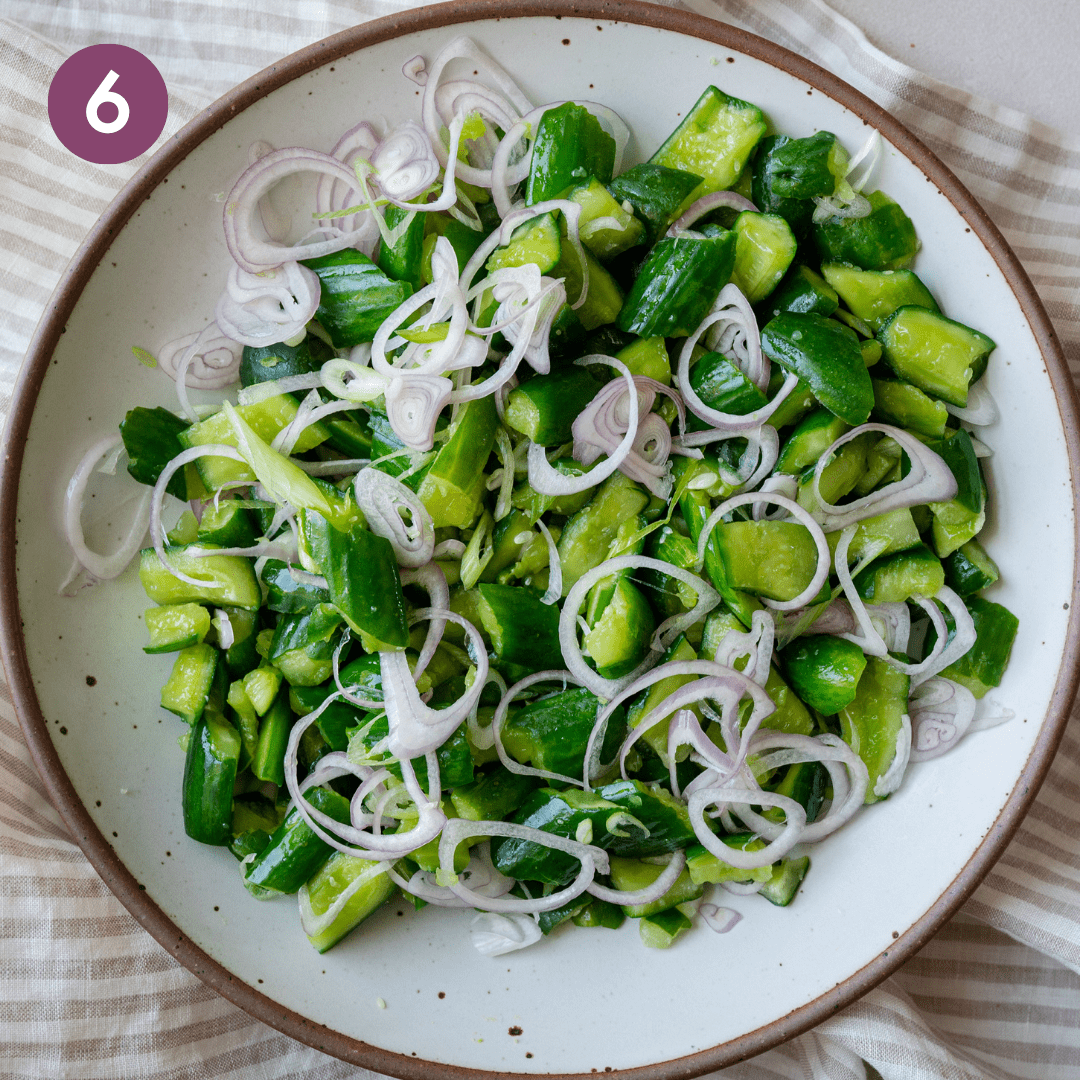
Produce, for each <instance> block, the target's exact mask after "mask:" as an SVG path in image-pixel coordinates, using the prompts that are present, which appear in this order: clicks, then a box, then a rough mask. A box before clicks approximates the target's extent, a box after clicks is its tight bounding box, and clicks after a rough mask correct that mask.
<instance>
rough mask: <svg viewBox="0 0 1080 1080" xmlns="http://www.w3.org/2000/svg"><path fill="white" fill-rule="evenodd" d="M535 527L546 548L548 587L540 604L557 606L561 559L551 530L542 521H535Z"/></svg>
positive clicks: (560, 586)
mask: <svg viewBox="0 0 1080 1080" xmlns="http://www.w3.org/2000/svg"><path fill="white" fill-rule="evenodd" d="M536 527H537V528H538V529H539V530H540V533H541V535H542V536H543V537H544V540H545V541H546V542H547V548H548V587H547V591H546V592H545V593H544V595H543V596H542V597H540V602H541V603H544V604H557V603H558V602H559V599H560V597H561V596H562V578H563V575H562V558H561V557H560V556H559V549H558V547H557V546H556V544H555V538H554V537H553V536H552V535H551V530H550V529H549V528H548V527H547V526H546V525H545V524H544V522H543V519H541V518H537V519H536Z"/></svg>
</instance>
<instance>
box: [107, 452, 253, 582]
mask: <svg viewBox="0 0 1080 1080" xmlns="http://www.w3.org/2000/svg"><path fill="white" fill-rule="evenodd" d="M201 457H226V458H229V459H231V460H232V461H238V462H240V464H242V465H246V464H247V462H246V461H245V460H244V458H243V457H242V456H241V455H240V451H239V450H237V449H236V448H235V447H233V446H226V445H224V444H219V443H207V444H205V445H203V446H193V447H191V448H190V449H188V450H182V451H181V452H180V453H179V454H177V455H176V457H174V458H173V459H172V461H170V462H169V464H168V465H166V466H165V468H164V469H162V470H161V473H160V475H159V476H158V478H157V483H156V484H154V492H153V495H152V497H151V499H150V539H151V541H152V542H153V544H154V551H156V552H157V557H158V559H159V561H160V562H161V565H162V566H164V567H165V569H166V570H168V571H169V573H170V574H172V575H173V577H176V578H179V579H180V580H181V581H183V582H185V583H187V584H188V585H194V586H195V587H196V588H201V587H202V586H203V585H205V584H206V581H207V579H206V578H203V579H198V578H192V577H188V576H187V574H185V573H182V572H181V571H180V570H177V569H176V567H174V566H173V565H172V563H170V562H169V560H168V559H167V558H166V557H165V539H164V534H163V532H162V529H161V508H162V504H163V503H164V501H165V489H166V488H167V487H168V486H169V481H170V480H171V479H172V478H173V477H174V476H175V475H176V473H177V472H178V471H179V470H180V469H182V468H183V467H184V466H185V465H186V464H188V462H190V461H196V460H197V459H198V458H201ZM91 573H93V571H92V570H91Z"/></svg>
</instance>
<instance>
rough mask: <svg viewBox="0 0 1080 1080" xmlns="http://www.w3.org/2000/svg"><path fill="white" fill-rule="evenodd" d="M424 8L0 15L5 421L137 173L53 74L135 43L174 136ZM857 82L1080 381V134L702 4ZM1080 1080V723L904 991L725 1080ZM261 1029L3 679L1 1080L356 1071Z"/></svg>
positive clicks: (359, 4) (803, 32)
mask: <svg viewBox="0 0 1080 1080" xmlns="http://www.w3.org/2000/svg"><path fill="white" fill-rule="evenodd" d="M407 6H411V5H408V4H404V3H401V4H398V3H395V2H394V0H385V2H380V0H353V2H345V0H342V2H339V3H329V2H326V0H307V2H305V3H304V4H302V5H299V4H298V5H291V4H290V5H286V4H282V3H280V0H247V2H246V3H245V4H243V5H235V6H234V5H228V6H226V5H224V4H220V5H219V4H214V3H210V2H207V0H111V2H105V0H68V2H66V3H63V4H55V3H54V2H53V0H4V4H3V8H2V17H0V311H2V312H3V315H2V316H0V411H6V408H7V404H8V402H9V400H10V394H11V389H12V386H13V384H14V380H15V376H16V374H17V372H18V368H19V364H20V362H21V358H22V356H23V354H24V352H25V349H26V347H27V344H28V342H29V339H30V335H31V333H32V331H33V329H34V326H35V324H36V322H37V320H38V318H39V316H40V314H41V312H42V310H43V308H44V305H45V303H46V301H47V300H48V297H49V295H50V293H51V291H52V289H53V286H54V284H55V283H56V281H57V279H58V277H59V275H60V273H61V271H62V269H63V267H64V266H65V264H66V263H67V261H68V259H69V258H70V257H71V255H72V254H73V253H74V252H75V250H76V248H77V246H78V244H79V242H80V240H81V239H82V237H83V236H84V234H85V233H86V231H87V229H88V228H89V227H90V226H91V225H92V224H93V222H94V221H95V219H96V218H97V217H98V215H99V214H100V213H101V212H102V211H103V210H104V209H105V207H106V206H107V204H108V202H109V201H110V199H111V198H112V197H113V195H114V194H115V193H116V192H117V191H118V190H119V188H120V187H121V186H122V184H123V183H124V181H125V180H126V179H127V178H128V177H129V176H130V175H131V174H132V173H133V172H134V171H135V169H136V168H137V167H138V166H139V165H140V164H141V163H142V159H140V160H138V161H134V162H130V163H129V164H127V165H119V166H98V165H91V164H87V163H85V162H81V161H79V160H77V159H75V158H74V157H72V155H70V154H68V153H67V152H66V151H64V150H63V148H62V147H61V146H60V145H59V143H58V142H57V140H56V138H55V137H54V136H53V134H52V132H51V130H50V128H49V124H48V117H47V114H46V109H45V100H46V93H47V90H48V86H49V82H50V80H51V78H52V75H53V73H54V72H55V70H56V69H57V67H58V66H59V65H60V63H61V62H62V61H63V59H64V58H65V57H66V56H67V55H69V54H70V53H71V52H74V51H75V50H76V49H78V48H81V47H83V46H86V45H90V44H94V43H97V42H121V43H124V44H127V45H130V46H132V47H134V48H137V49H139V50H141V51H142V52H144V53H146V54H147V55H148V56H149V57H150V58H151V59H152V60H153V61H154V62H155V63H156V64H157V66H158V67H159V69H160V70H161V72H162V74H163V75H164V77H165V81H166V83H167V85H168V87H169V90H170V114H169V120H168V124H167V125H166V128H165V133H164V135H163V137H162V138H163V139H164V138H165V137H167V136H169V135H171V134H173V133H174V132H176V131H177V130H178V129H179V128H180V127H181V126H182V125H183V124H184V123H185V122H186V121H188V120H189V119H191V118H192V117H193V116H194V115H195V114H196V113H197V112H198V110H199V109H200V108H202V107H203V106H204V105H205V104H207V103H208V102H209V101H211V100H212V99H213V98H214V97H216V96H217V95H219V94H220V93H222V92H223V91H225V90H227V89H228V88H229V87H230V86H232V85H234V84H235V83H237V82H239V81H240V80H242V79H244V78H246V77H247V76H249V75H251V74H254V73H255V72H256V71H257V70H259V69H261V68H262V67H264V66H266V65H268V64H269V63H271V62H272V61H274V60H276V59H278V58H279V57H280V56H282V55H284V54H286V53H289V52H292V51H293V50H295V49H297V48H299V47H301V46H303V45H306V44H308V43H310V42H312V41H315V40H317V39H319V38H321V37H323V36H325V35H327V34H330V33H333V32H335V31H337V30H341V29H343V28H345V27H347V26H350V25H353V24H355V23H357V22H359V21H363V20H365V19H370V18H374V17H377V16H380V15H384V14H387V13H389V12H391V11H394V10H398V9H400V8H402V7H407ZM692 6H693V7H694V8H695V9H696V10H699V11H701V12H703V13H705V14H709V15H715V16H716V17H719V18H722V19H725V20H726V21H729V22H732V23H734V24H736V25H738V26H741V27H743V28H744V29H748V30H751V31H753V32H755V33H758V34H761V35H762V36H764V37H767V38H771V39H772V40H774V41H777V42H779V43H780V44H782V45H785V46H787V47H789V48H791V49H794V50H796V51H798V52H800V53H802V54H803V55H805V56H807V57H809V58H810V59H812V60H815V61H817V62H818V63H820V64H822V65H823V66H825V67H827V68H829V69H831V70H832V71H833V72H835V73H836V74H838V75H839V76H841V77H842V78H844V79H846V80H847V81H848V82H850V83H852V84H854V85H855V86H856V87H858V88H859V89H860V90H862V91H863V92H865V93H866V94H867V95H869V96H870V97H871V98H873V99H875V100H876V101H878V102H879V103H881V104H882V105H883V106H885V108H887V109H888V110H890V111H891V112H892V113H893V114H894V115H895V116H897V117H898V118H899V119H900V120H901V121H903V122H904V123H905V124H907V125H908V127H910V128H911V129H912V130H913V131H914V132H915V133H916V134H917V135H919V136H920V137H921V138H922V139H923V140H924V141H925V142H926V143H928V144H929V145H930V146H931V147H932V148H933V149H934V150H935V151H936V152H937V153H938V155H940V157H941V158H942V159H943V160H944V161H945V162H946V163H947V164H948V165H949V166H950V167H951V168H952V169H953V170H954V171H955V172H956V173H957V174H958V175H959V177H960V179H961V180H962V181H963V182H964V183H965V184H966V185H967V186H968V187H969V188H970V189H971V191H972V192H973V193H974V194H975V195H976V197H977V198H978V199H979V200H980V201H981V202H982V204H983V206H985V207H986V209H987V211H988V212H989V213H990V215H991V217H992V218H993V219H994V220H995V222H996V223H997V224H998V226H1000V228H1001V229H1002V231H1003V232H1004V234H1005V236H1006V237H1007V239H1008V240H1009V241H1010V243H1011V244H1012V245H1013V247H1014V249H1015V250H1016V251H1017V253H1018V254H1019V256H1020V259H1021V260H1022V261H1023V263H1024V264H1025V266H1026V268H1027V270H1028V272H1029V273H1030V274H1031V276H1032V278H1033V279H1034V281H1035V284H1036V285H1037V286H1038V287H1039V290H1040V292H1041V294H1042V296H1043V298H1044V300H1045V302H1046V305H1047V307H1048V309H1049V311H1050V314H1051V316H1052V318H1053V319H1054V321H1055V324H1056V327H1057V330H1058V333H1059V335H1060V336H1061V339H1062V341H1063V342H1064V344H1065V349H1066V353H1067V355H1068V357H1069V362H1070V364H1071V365H1072V369H1073V372H1074V374H1075V375H1077V376H1080V139H1077V138H1075V137H1070V136H1066V135H1064V134H1063V133H1061V132H1059V131H1055V130H1053V129H1051V128H1048V127H1046V126H1044V125H1041V124H1038V123H1036V122H1034V121H1032V120H1030V119H1028V118H1027V117H1025V116H1023V115H1021V114H1019V113H1017V112H1015V111H1012V110H1009V109H1004V108H999V107H997V106H995V105H993V104H991V103H989V102H987V101H983V100H980V99H977V98H974V97H972V96H971V95H970V94H968V93H965V92H963V91H959V90H954V89H950V88H949V87H946V86H943V85H941V84H939V83H936V82H934V81H933V80H931V79H928V78H926V77H925V76H922V75H920V74H918V73H917V72H914V71H912V70H911V69H910V68H908V67H906V66H905V65H903V64H900V63H898V62H897V61H895V60H893V59H891V58H889V57H887V56H885V55H883V54H882V53H881V52H879V51H878V50H876V49H875V48H873V47H872V46H871V45H870V44H869V43H868V42H867V40H866V38H865V37H864V36H863V35H862V34H861V33H860V31H859V30H858V29H856V28H855V27H854V26H853V25H851V24H850V23H849V22H847V21H846V20H845V19H842V18H840V17H839V16H838V15H836V13H834V12H833V11H831V10H830V9H829V8H827V7H826V6H825V5H824V4H822V3H820V2H817V0H754V2H750V0H692ZM878 1074H880V1076H882V1077H884V1078H885V1080H925V1078H933V1077H941V1078H949V1080H983V1078H988V1077H992V1078H1012V1077H1031V1078H1038V1080H1057V1078H1072V1080H1080V717H1076V716H1074V718H1073V720H1072V723H1071V727H1070V729H1069V730H1068V732H1067V733H1066V736H1065V739H1064V742H1063V744H1062V747H1061V750H1060V752H1059V754H1058V757H1057V759H1056V761H1055V763H1054V766H1053V768H1052V770H1051V772H1050V775H1049V777H1048V779H1047V781H1046V783H1045V786H1044V787H1043V789H1042V792H1041V793H1040V796H1039V799H1038V801H1037V802H1036V804H1035V806H1034V808H1033V809H1032V811H1031V813H1030V814H1029V815H1028V817H1027V818H1026V820H1025V821H1024V824H1023V825H1022V827H1021V829H1020V831H1019V832H1018V833H1017V835H1016V838H1015V839H1014V840H1013V842H1012V845H1011V846H1010V847H1009V849H1008V851H1007V852H1006V854H1005V856H1004V857H1003V858H1002V859H1001V861H1000V862H999V863H998V865H997V866H996V867H995V868H994V870H993V871H992V872H991V873H990V875H989V876H988V877H987V879H986V881H985V882H984V883H983V885H982V886H981V887H980V888H979V889H978V891H977V892H976V893H975V894H974V896H973V898H972V899H971V901H970V902H969V903H968V904H967V906H966V907H965V908H964V910H963V912H962V913H961V914H960V915H958V916H957V917H956V918H954V919H953V920H952V922H950V923H949V924H948V925H947V926H946V927H945V928H944V929H943V930H942V931H941V932H940V933H939V934H938V935H937V937H936V938H935V939H934V940H933V941H932V942H931V943H930V944H929V945H928V946H926V948H924V949H923V951H922V952H921V953H920V954H919V955H918V956H916V957H915V958H914V959H913V960H911V961H910V962H909V963H908V964H907V965H905V966H904V967H903V968H902V969H901V971H900V972H899V973H898V974H897V975H895V976H894V977H893V978H891V979H889V980H888V981H887V982H885V983H884V984H882V985H881V986H880V987H878V988H877V989H876V990H874V991H872V992H871V993H870V994H868V995H867V996H866V997H865V998H863V999H862V1000H861V1001H859V1002H858V1003H856V1004H855V1005H853V1006H851V1007H850V1008H848V1009H847V1010H845V1011H844V1012H843V1013H841V1014H839V1015H838V1016H836V1017H835V1018H834V1019H832V1020H830V1021H828V1022H827V1023H825V1024H823V1025H821V1026H820V1027H819V1028H817V1029H815V1030H814V1031H812V1032H810V1033H809V1034H807V1035H804V1036H802V1037H801V1038H799V1039H796V1040H794V1041H793V1042H791V1043H789V1044H787V1045H786V1046H784V1047H781V1048H779V1049H776V1050H773V1051H771V1052H769V1053H767V1054H764V1055H762V1056H761V1057H760V1058H757V1059H755V1060H754V1061H751V1062H748V1063H746V1064H743V1065H739V1066H735V1067H732V1068H731V1069H728V1070H726V1071H725V1073H724V1076H725V1077H729V1076H730V1077H731V1078H732V1080H774V1078H775V1080H780V1078H785V1080H796V1078H804V1077H813V1078H815V1080H825V1078H827V1080H862V1078H864V1077H868V1076H876V1075H878ZM362 1075H364V1070H362V1069H356V1068H354V1067H352V1066H348V1065H345V1064H342V1063H341V1062H338V1061H335V1060H333V1059H331V1058H328V1057H325V1056H323V1055H322V1054H320V1053H318V1052H317V1051H315V1050H310V1049H308V1048H307V1047H305V1046H302V1045H300V1044H298V1043H295V1042H293V1041H291V1040H290V1039H288V1038H286V1037H284V1036H282V1035H279V1034H277V1033H276V1032H274V1031H272V1030H271V1029H269V1028H266V1027H264V1026H262V1025H261V1024H259V1023H257V1022H255V1021H253V1020H251V1019H250V1018H249V1017H247V1016H246V1015H245V1014H244V1013H242V1012H240V1011H239V1010H238V1009H236V1008H235V1007H234V1006H232V1005H231V1004H229V1003H228V1002H226V1001H224V1000H222V999H220V998H218V997H217V996H216V995H215V994H214V993H213V992H212V991H210V990H209V989H207V988H206V987H205V986H204V985H203V984H202V983H201V982H199V981H198V980H197V979H196V978H195V977H194V976H192V975H190V974H188V973H187V972H186V971H185V970H183V969H181V968H179V967H178V966H177V965H176V963H175V962H174V961H173V960H172V959H171V958H170V957H169V956H168V955H167V954H166V952H165V951H164V950H163V949H161V948H160V947H159V946H158V945H157V944H156V943H155V942H154V941H153V940H152V939H151V938H150V937H149V936H148V935H147V934H146V933H145V932H144V931H143V930H141V929H140V927H139V926H138V925H137V924H136V922H135V920H134V919H133V918H131V917H130V916H129V915H128V914H127V912H126V911H125V910H124V908H123V907H121V905H120V904H119V903H118V902H117V901H116V900H115V899H114V898H113V897H112V895H111V894H110V893H109V891H108V890H107V889H106V887H105V885H104V884H103V883H102V882H101V880H100V879H99V878H98V877H97V875H96V873H95V872H94V870H93V869H92V868H91V866H90V865H89V863H88V862H87V861H86V859H85V858H84V857H83V855H82V853H81V852H80V851H79V849H78V848H77V847H76V846H75V844H74V843H72V841H71V839H70V837H69V836H68V834H67V832H66V830H65V828H64V826H63V824H62V823H61V821H60V818H59V816H58V815H57V814H56V812H55V811H54V810H53V808H52V807H51V806H50V804H49V802H48V800H47V798H46V796H45V793H44V788H43V786H42V783H41V781H40V779H39V778H38V776H37V774H36V772H35V770H34V766H33V764H32V763H31V760H30V757H29V753H28V751H27V749H26V746H25V744H24V742H23V739H22V736H21V733H20V731H19V727H18V724H17V722H16V719H15V715H14V711H13V709H12V706H11V704H10V699H9V697H8V693H7V689H6V687H4V686H3V685H2V684H0V1080H5V1078H19V1080H29V1078H34V1080H46V1078H48V1080H53V1078H57V1077H78V1078H86V1080H91V1078H93V1080H97V1078H101V1080H115V1078H118V1077H124V1078H128V1077H132V1078H140V1080H143V1078H144V1080H180V1078H211V1077H214V1078H219V1077H225V1078H230V1080H271V1078H277V1077H294V1078H302V1080H322V1078H326V1080H330V1078H344V1077H359V1076H362Z"/></svg>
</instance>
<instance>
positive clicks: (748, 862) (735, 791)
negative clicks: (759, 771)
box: [686, 785, 806, 870]
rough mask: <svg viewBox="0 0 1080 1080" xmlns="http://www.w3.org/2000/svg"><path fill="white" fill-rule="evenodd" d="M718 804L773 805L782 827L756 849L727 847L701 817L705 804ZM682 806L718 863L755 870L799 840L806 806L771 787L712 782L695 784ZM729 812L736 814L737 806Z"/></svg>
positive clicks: (698, 835)
mask: <svg viewBox="0 0 1080 1080" xmlns="http://www.w3.org/2000/svg"><path fill="white" fill-rule="evenodd" d="M719 804H726V805H729V806H730V805H735V806H744V807H747V808H749V807H750V806H775V807H778V808H779V809H781V810H783V811H784V814H785V815H786V818H787V820H786V822H785V824H784V826H783V831H782V832H781V834H780V835H779V836H778V837H777V838H776V839H775V840H770V841H769V843H768V844H766V845H765V847H764V848H762V849H761V850H760V851H740V850H739V849H738V848H731V847H728V846H727V844H725V843H724V842H723V841H722V840H721V839H720V838H719V837H718V836H717V835H716V834H715V833H714V832H713V831H712V829H710V828H709V825H708V823H707V822H706V821H705V810H706V808H707V807H710V806H716V805H719ZM686 809H687V811H688V813H689V814H690V824H691V826H692V827H693V829H694V833H695V835H696V836H697V838H698V840H699V841H700V842H701V843H702V844H703V845H704V846H705V848H706V849H707V850H709V851H710V852H712V854H713V855H715V856H716V857H717V858H718V859H719V860H720V861H721V862H722V863H726V864H727V865H728V866H734V867H736V868H737V869H739V870H756V869H757V868H758V867H761V866H769V865H770V864H772V863H774V862H776V861H777V860H778V859H782V858H783V857H784V856H785V855H787V853H788V852H789V851H791V849H792V848H793V847H794V846H795V845H796V844H797V843H799V840H800V839H801V837H802V833H803V830H804V829H805V828H806V810H805V809H804V808H803V807H802V805H801V804H799V803H797V802H796V801H795V800H794V799H789V798H788V797H787V796H786V795H778V794H777V793H776V792H774V791H762V790H761V789H760V788H759V789H758V790H757V791H750V790H747V789H745V788H737V787H719V786H716V785H711V786H706V787H701V788H698V789H697V790H696V791H694V792H692V793H691V795H690V797H689V799H688V800H687V804H686ZM733 813H735V814H739V813H740V811H739V810H734V811H733Z"/></svg>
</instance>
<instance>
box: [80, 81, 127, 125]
mask: <svg viewBox="0 0 1080 1080" xmlns="http://www.w3.org/2000/svg"><path fill="white" fill-rule="evenodd" d="M119 78H120V76H119V75H117V74H116V72H115V71H110V72H109V74H108V75H106V76H105V78H104V79H102V80H101V85H100V86H98V88H97V89H96V90H95V91H94V92H93V93H92V94H91V95H90V100H89V101H88V102H87V103H86V121H87V123H88V124H89V125H90V126H91V127H92V128H93V129H94V130H95V131H100V132H101V134H102V135H112V134H113V133H114V132H117V131H119V130H120V129H121V128H122V127H123V126H124V125H125V124H126V123H127V122H128V119H129V118H130V116H131V109H130V108H129V107H128V103H127V101H126V100H125V99H124V98H123V97H121V96H120V95H119V94H118V93H116V92H115V91H114V90H113V84H114V83H115V82H116V80H117V79H119ZM106 102H109V103H110V104H112V105H115V106H116V110H117V113H116V119H115V120H110V121H108V122H107V123H106V122H105V121H104V120H102V119H101V117H100V116H98V110H99V109H100V108H101V106H102V105H104V104H105V103H106Z"/></svg>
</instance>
